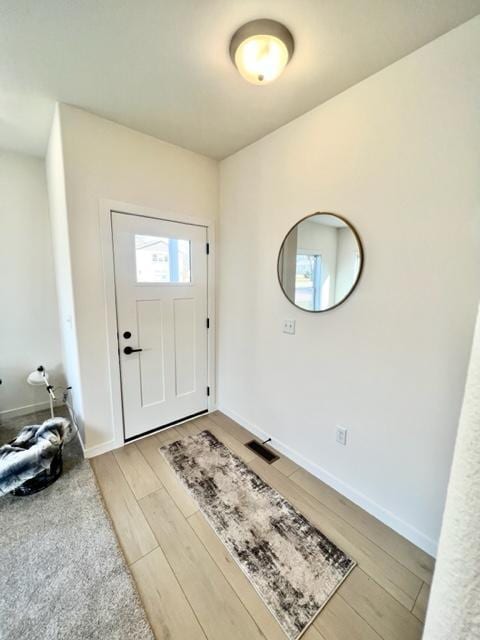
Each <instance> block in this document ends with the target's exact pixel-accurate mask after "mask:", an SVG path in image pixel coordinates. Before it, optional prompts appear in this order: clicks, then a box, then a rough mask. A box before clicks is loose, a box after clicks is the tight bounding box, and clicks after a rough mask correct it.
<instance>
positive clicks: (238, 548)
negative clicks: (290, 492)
mask: <svg viewBox="0 0 480 640" xmlns="http://www.w3.org/2000/svg"><path fill="white" fill-rule="evenodd" d="M160 451H161V452H162V453H163V455H164V456H165V458H166V459H167V461H168V462H169V464H170V466H171V467H172V468H173V470H174V471H175V473H176V474H177V475H178V476H179V478H180V479H181V480H182V482H183V484H184V485H185V486H186V487H187V489H188V490H189V492H190V493H191V494H192V496H193V497H194V498H195V500H196V501H197V502H198V504H199V506H200V509H201V510H202V512H203V514H204V515H205V517H206V518H207V520H208V521H209V523H210V525H211V526H212V527H213V529H214V531H215V532H216V534H217V535H218V537H219V538H220V540H221V541H222V542H223V543H224V544H225V546H226V547H227V549H228V550H229V552H230V553H231V555H232V556H233V558H234V559H235V561H236V562H237V564H238V565H239V566H240V568H241V569H242V571H243V572H244V573H245V574H246V576H247V577H248V578H249V580H250V582H251V583H252V585H253V586H254V588H255V589H256V591H257V593H258V594H259V595H260V597H261V598H262V600H263V601H264V602H265V604H266V605H267V607H268V608H269V610H270V611H271V613H272V614H273V615H274V617H275V618H276V620H277V621H278V623H279V624H280V626H281V627H282V629H283V630H284V632H285V634H286V635H287V637H288V638H289V639H290V640H297V639H298V638H299V637H300V636H301V635H302V634H303V633H304V631H305V630H306V629H307V628H308V626H309V625H310V624H311V623H312V622H313V620H314V619H315V617H316V615H317V614H318V613H319V611H320V610H321V609H322V608H323V607H324V606H325V604H326V603H327V602H328V600H329V598H330V597H331V596H332V595H333V594H334V593H335V591H336V589H337V588H338V587H339V586H340V584H341V583H342V582H343V580H344V579H345V578H346V577H347V575H348V574H349V573H350V571H351V570H352V569H353V568H354V566H355V562H354V561H353V560H352V559H351V558H349V557H348V556H347V555H345V553H344V552H343V551H341V550H340V549H339V548H338V547H337V546H335V545H334V544H333V542H331V541H330V540H329V539H328V538H326V537H325V536H324V535H323V534H322V533H321V531H319V530H318V529H317V528H316V527H314V526H313V525H312V524H311V523H310V522H309V521H308V520H307V519H306V518H305V517H304V516H302V515H301V514H300V513H299V512H298V511H297V510H296V509H294V507H292V505H291V504H290V503H289V502H287V500H285V498H283V497H282V496H281V495H280V494H279V493H278V492H277V491H275V489H272V487H270V486H269V485H268V484H266V483H265V482H264V481H263V480H262V479H261V478H260V477H259V476H258V475H257V474H256V473H254V472H253V471H252V470H251V469H249V467H248V466H247V465H246V464H245V463H244V462H242V460H240V458H238V457H237V456H236V455H234V454H233V453H232V452H231V451H230V450H229V449H227V448H226V447H225V446H224V445H223V444H222V443H221V442H219V441H218V440H217V439H216V438H215V436H214V435H212V434H211V433H210V432H209V431H202V433H199V434H198V435H194V436H189V437H186V438H182V439H181V440H178V441H176V442H173V443H171V444H167V445H165V446H163V447H161V449H160Z"/></svg>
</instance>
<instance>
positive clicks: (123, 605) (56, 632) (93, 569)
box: [0, 410, 153, 640]
mask: <svg viewBox="0 0 480 640" xmlns="http://www.w3.org/2000/svg"><path fill="white" fill-rule="evenodd" d="M56 413H57V415H65V417H68V415H66V414H64V413H63V412H62V410H57V411H56ZM48 417H49V414H48V413H47V412H41V413H39V414H32V415H30V416H22V417H21V418H13V419H11V420H9V421H8V422H3V424H2V425H0V444H3V443H4V442H8V441H9V440H11V439H13V437H14V436H15V435H16V433H17V431H18V430H19V429H20V428H21V427H22V426H24V425H26V424H40V423H41V422H43V420H45V419H47V418H48ZM0 638H1V639H2V640H6V639H8V640H40V639H41V640H58V639H65V640H67V639H68V640H90V639H92V640H94V639H98V640H152V639H153V634H152V631H151V629H150V626H149V624H148V622H147V619H146V617H145V612H144V610H143V607H142V605H141V603H140V600H139V597H138V595H137V592H136V589H135V586H134V583H133V581H132V578H131V576H130V573H129V570H128V568H127V566H126V564H125V560H124V558H123V555H122V552H121V550H120V549H119V547H118V545H117V541H116V538H115V534H114V532H113V529H112V526H111V523H110V520H109V518H108V516H107V514H106V512H105V509H104V507H103V503H102V500H101V497H100V493H99V491H98V489H97V485H96V482H95V478H94V475H93V472H92V469H91V467H90V463H89V462H87V461H86V460H83V456H82V451H81V448H80V444H79V442H78V440H77V439H75V440H74V441H72V442H71V443H69V444H67V445H66V447H65V450H64V472H63V475H62V476H61V477H60V478H59V479H58V480H57V482H55V483H54V484H53V485H51V486H50V487H48V488H47V489H44V490H43V491H41V492H40V493H37V494H35V495H32V496H29V497H23V498H21V497H18V498H15V497H13V496H11V495H8V496H5V497H3V498H0Z"/></svg>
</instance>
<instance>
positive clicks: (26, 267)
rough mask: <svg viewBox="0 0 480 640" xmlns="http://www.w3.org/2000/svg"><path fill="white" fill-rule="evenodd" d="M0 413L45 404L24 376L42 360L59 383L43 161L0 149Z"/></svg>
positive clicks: (43, 396) (39, 391)
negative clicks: (0, 380) (0, 382)
mask: <svg viewBox="0 0 480 640" xmlns="http://www.w3.org/2000/svg"><path fill="white" fill-rule="evenodd" d="M0 238H1V250H0V273H1V286H0V301H1V302H0V306H1V313H0V378H1V379H2V384H1V385H0V416H2V415H3V416H4V417H7V416H8V415H11V414H12V412H14V411H15V412H17V413H18V414H22V413H28V412H29V411H34V410H35V409H37V408H43V406H48V396H47V393H46V391H45V388H38V387H31V386H29V385H27V382H26V377H27V375H28V374H29V373H30V371H32V370H33V369H35V368H36V367H37V366H38V365H41V364H43V365H44V366H45V367H47V369H48V370H49V372H50V373H51V378H52V382H56V383H57V384H61V383H62V382H63V373H62V363H61V350H60V337H59V327H58V316H57V300H56V292H55V277H54V271H53V261H52V243H51V239H50V229H49V224H48V199H47V187H46V181H45V165H44V162H43V161H42V160H40V159H39V158H35V157H33V156H27V155H23V154H17V153H11V152H4V151H2V152H0Z"/></svg>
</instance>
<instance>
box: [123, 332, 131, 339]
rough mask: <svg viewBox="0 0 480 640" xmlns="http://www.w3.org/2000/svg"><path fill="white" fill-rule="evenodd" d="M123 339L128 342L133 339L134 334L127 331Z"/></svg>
mask: <svg viewBox="0 0 480 640" xmlns="http://www.w3.org/2000/svg"><path fill="white" fill-rule="evenodd" d="M123 337H124V338H125V339H126V340H128V338H131V337H132V334H131V333H130V331H125V332H124V334H123Z"/></svg>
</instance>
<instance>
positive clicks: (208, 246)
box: [206, 242, 210, 256]
mask: <svg viewBox="0 0 480 640" xmlns="http://www.w3.org/2000/svg"><path fill="white" fill-rule="evenodd" d="M206 249H207V256H208V254H209V253H210V243H209V242H207V244H206Z"/></svg>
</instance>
